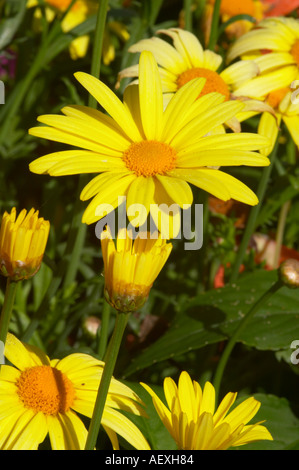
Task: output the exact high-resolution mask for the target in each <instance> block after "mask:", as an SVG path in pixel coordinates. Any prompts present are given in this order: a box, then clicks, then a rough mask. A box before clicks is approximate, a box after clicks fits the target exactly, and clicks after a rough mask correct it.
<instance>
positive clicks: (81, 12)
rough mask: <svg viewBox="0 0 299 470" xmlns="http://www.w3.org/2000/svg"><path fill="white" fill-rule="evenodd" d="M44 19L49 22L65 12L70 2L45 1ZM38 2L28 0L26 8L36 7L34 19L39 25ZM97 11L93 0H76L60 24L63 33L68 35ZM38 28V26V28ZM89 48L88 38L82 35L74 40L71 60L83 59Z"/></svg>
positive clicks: (70, 48) (70, 49) (60, 0)
mask: <svg viewBox="0 0 299 470" xmlns="http://www.w3.org/2000/svg"><path fill="white" fill-rule="evenodd" d="M45 4H46V5H48V6H47V7H46V17H47V20H48V21H49V22H51V21H53V19H54V18H55V16H56V15H57V14H61V13H63V12H65V11H66V10H67V8H68V7H69V6H70V4H71V0H45ZM38 5H39V2H38V0H28V2H27V8H31V7H37V8H36V9H35V12H34V17H35V20H36V22H37V24H38V25H39V20H40V18H41V15H42V12H41V10H40V8H38ZM96 11H97V2H96V1H95V0H77V1H76V2H75V3H74V5H73V6H72V8H71V9H70V10H69V11H68V12H67V14H66V15H65V17H64V18H63V20H62V22H61V28H62V30H63V32H65V33H68V32H69V31H70V30H71V29H73V28H75V27H76V26H78V25H79V24H81V23H83V22H84V21H86V20H87V18H88V17H89V16H91V15H93V14H95V13H96ZM38 27H39V26H38ZM88 46H89V36H88V35H84V36H80V37H78V38H75V39H74V40H73V41H72V42H71V44H70V47H69V51H70V55H71V58H72V59H74V60H75V59H78V58H80V57H84V56H85V55H86V53H87V49H88Z"/></svg>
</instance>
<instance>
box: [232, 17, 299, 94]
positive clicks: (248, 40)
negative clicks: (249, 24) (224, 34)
mask: <svg viewBox="0 0 299 470" xmlns="http://www.w3.org/2000/svg"><path fill="white" fill-rule="evenodd" d="M237 57H242V58H243V59H250V60H254V61H255V63H256V64H257V65H258V67H259V69H260V76H259V77H255V78H253V79H252V80H251V82H250V83H249V84H248V85H247V86H245V87H244V89H243V87H242V85H241V87H240V88H239V89H238V94H239V93H241V94H242V92H243V91H244V92H246V94H248V95H249V96H251V97H253V98H257V99H263V98H266V96H267V95H268V94H269V93H271V92H273V91H276V90H279V89H281V88H284V87H289V86H291V83H292V82H293V81H294V80H296V79H297V78H298V72H299V21H298V20H297V19H294V18H285V17H278V18H267V19H265V20H263V21H261V22H260V23H259V25H258V28H256V29H253V30H251V31H249V32H248V33H246V34H244V36H241V37H240V38H239V39H237V41H235V43H234V44H233V45H232V47H231V48H230V50H229V51H228V55H227V58H228V61H232V60H234V59H235V58H237Z"/></svg>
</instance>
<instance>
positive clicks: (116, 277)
mask: <svg viewBox="0 0 299 470" xmlns="http://www.w3.org/2000/svg"><path fill="white" fill-rule="evenodd" d="M101 245H102V253H103V261H104V276H105V291H104V292H105V297H106V300H107V302H109V303H110V304H111V305H112V306H113V307H114V308H116V309H117V310H119V311H121V312H124V313H125V312H131V311H136V310H138V309H139V308H141V307H142V306H143V304H144V303H145V301H146V300H147V298H148V295H149V292H150V290H151V287H152V285H153V283H154V281H155V279H156V278H157V276H158V275H159V273H160V271H161V270H162V268H163V266H164V265H165V263H166V261H167V259H168V257H169V255H170V253H171V250H172V244H171V243H166V240H162V239H161V237H160V236H158V235H157V234H152V238H151V237H150V234H149V233H145V234H143V235H141V234H138V236H137V237H136V238H135V240H134V242H133V235H132V231H131V232H127V230H126V229H122V230H120V231H119V233H118V237H117V241H116V244H115V243H114V241H113V239H112V236H111V233H110V230H105V231H103V233H102V236H101Z"/></svg>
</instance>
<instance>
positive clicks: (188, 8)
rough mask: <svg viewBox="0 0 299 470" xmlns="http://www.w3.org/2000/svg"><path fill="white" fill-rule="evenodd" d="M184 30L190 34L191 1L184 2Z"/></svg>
mask: <svg viewBox="0 0 299 470" xmlns="http://www.w3.org/2000/svg"><path fill="white" fill-rule="evenodd" d="M184 15H185V29H186V31H190V32H191V33H192V0H184Z"/></svg>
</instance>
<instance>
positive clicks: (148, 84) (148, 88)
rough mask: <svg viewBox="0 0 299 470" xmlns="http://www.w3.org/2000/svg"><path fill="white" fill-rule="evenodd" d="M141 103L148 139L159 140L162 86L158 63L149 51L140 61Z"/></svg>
mask: <svg viewBox="0 0 299 470" xmlns="http://www.w3.org/2000/svg"><path fill="white" fill-rule="evenodd" d="M139 101H140V113H141V121H142V126H143V130H144V134H145V136H146V138H147V139H148V140H159V138H160V135H161V133H162V119H163V97H162V86H161V78H160V75H159V71H158V66H157V63H156V61H155V59H154V56H153V54H152V53H151V52H148V51H144V52H142V53H141V55H140V60H139Z"/></svg>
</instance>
